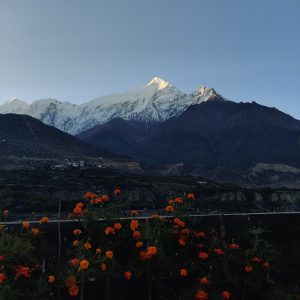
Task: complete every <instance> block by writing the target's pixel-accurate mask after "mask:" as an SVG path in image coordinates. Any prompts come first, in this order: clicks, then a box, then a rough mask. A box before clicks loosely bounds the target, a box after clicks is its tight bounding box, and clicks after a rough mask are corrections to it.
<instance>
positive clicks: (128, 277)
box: [124, 271, 132, 280]
mask: <svg viewBox="0 0 300 300" xmlns="http://www.w3.org/2000/svg"><path fill="white" fill-rule="evenodd" d="M131 277H132V273H131V272H130V271H126V272H124V278H125V279H126V280H130V279H131Z"/></svg>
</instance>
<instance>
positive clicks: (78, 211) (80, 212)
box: [73, 206, 82, 216]
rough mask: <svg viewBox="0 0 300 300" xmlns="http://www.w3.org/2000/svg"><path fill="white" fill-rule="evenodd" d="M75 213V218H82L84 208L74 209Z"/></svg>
mask: <svg viewBox="0 0 300 300" xmlns="http://www.w3.org/2000/svg"><path fill="white" fill-rule="evenodd" d="M73 213H74V215H75V216H80V215H81V214H82V208H81V207H78V206H76V207H74V209H73Z"/></svg>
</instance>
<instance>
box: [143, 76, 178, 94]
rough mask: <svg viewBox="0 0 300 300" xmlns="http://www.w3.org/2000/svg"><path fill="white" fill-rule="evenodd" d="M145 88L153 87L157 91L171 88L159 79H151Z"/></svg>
mask: <svg viewBox="0 0 300 300" xmlns="http://www.w3.org/2000/svg"><path fill="white" fill-rule="evenodd" d="M146 86H155V87H156V89H157V91H159V90H162V89H165V88H167V87H171V86H172V85H171V84H170V83H169V82H167V81H166V80H163V79H161V78H159V77H154V78H152V79H151V80H150V81H149V82H148V83H147V85H146Z"/></svg>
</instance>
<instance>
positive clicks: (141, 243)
mask: <svg viewBox="0 0 300 300" xmlns="http://www.w3.org/2000/svg"><path fill="white" fill-rule="evenodd" d="M135 246H136V247H137V248H140V247H142V246H143V242H137V243H136V244H135Z"/></svg>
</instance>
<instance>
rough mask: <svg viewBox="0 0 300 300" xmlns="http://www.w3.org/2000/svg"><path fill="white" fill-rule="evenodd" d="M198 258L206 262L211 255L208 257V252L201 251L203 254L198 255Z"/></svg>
mask: <svg viewBox="0 0 300 300" xmlns="http://www.w3.org/2000/svg"><path fill="white" fill-rule="evenodd" d="M198 257H199V258H201V259H203V260H205V259H208V257H209V255H208V253H207V252H202V251H201V252H199V253H198Z"/></svg>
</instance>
